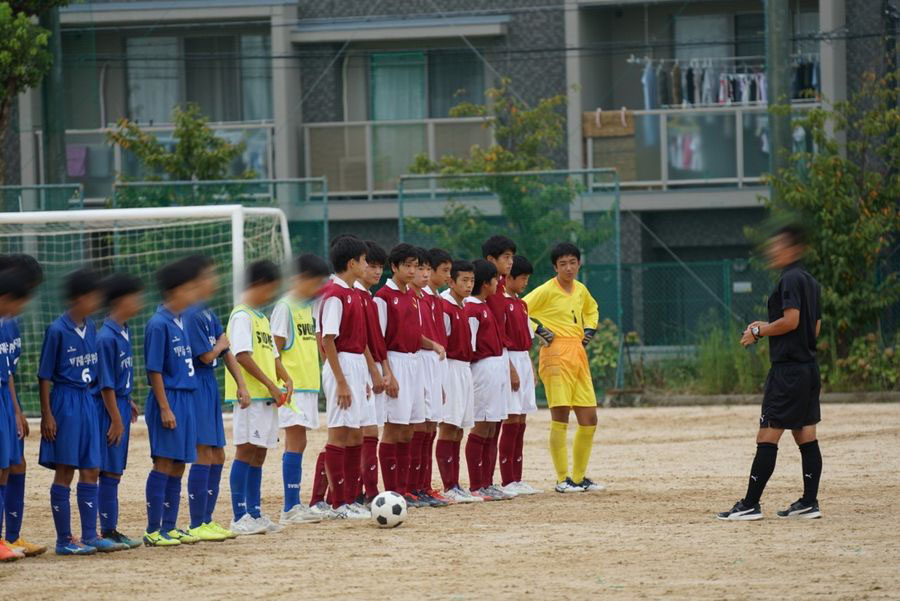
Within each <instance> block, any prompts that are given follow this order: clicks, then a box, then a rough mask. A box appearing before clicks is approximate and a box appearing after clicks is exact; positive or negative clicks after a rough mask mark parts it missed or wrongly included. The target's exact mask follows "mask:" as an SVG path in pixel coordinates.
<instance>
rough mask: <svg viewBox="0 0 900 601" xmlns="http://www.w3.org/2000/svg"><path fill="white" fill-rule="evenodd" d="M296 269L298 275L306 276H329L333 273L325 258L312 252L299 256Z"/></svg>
mask: <svg viewBox="0 0 900 601" xmlns="http://www.w3.org/2000/svg"><path fill="white" fill-rule="evenodd" d="M295 269H296V270H297V275H299V276H302V277H305V278H327V277H328V276H330V275H331V269H329V268H328V263H326V262H325V259H323V258H322V257H320V256H318V255H314V254H312V253H303V254H302V255H300V256H299V257H297V261H296V263H295Z"/></svg>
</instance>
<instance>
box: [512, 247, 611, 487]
mask: <svg viewBox="0 0 900 601" xmlns="http://www.w3.org/2000/svg"><path fill="white" fill-rule="evenodd" d="M550 259H551V261H552V262H553V269H554V270H555V271H556V277H555V278H553V279H551V280H548V281H547V282H544V283H543V284H541V285H540V286H538V287H537V288H535V289H534V290H532V291H531V292H529V293H528V295H527V296H525V298H524V299H523V300H524V301H525V304H526V305H528V315H529V317H530V318H531V320H532V321H533V322H534V324H535V325H536V326H537V328H536V330H535V335H536V336H538V337H539V338H540V339H541V341H542V342H543V343H544V346H542V347H541V352H540V362H539V367H538V374H539V375H540V378H541V381H542V382H543V383H544V390H545V391H546V393H547V404H548V405H549V406H550V418H551V420H552V421H551V422H550V456H551V457H552V458H553V467H554V468H555V469H556V492H560V493H569V492H584V491H596V490H603V488H604V487H603V486H602V485H601V484H597V483H595V482H592V481H591V480H589V479H588V478H586V477H585V472H586V471H587V464H588V460H589V459H590V457H591V445H592V444H593V440H594V431H595V430H596V429H597V398H596V397H595V396H594V385H593V383H592V382H591V370H590V367H589V366H588V359H587V353H586V352H585V347H586V346H587V345H588V343H589V342H590V341H591V338H593V336H594V333H595V332H596V331H597V320H598V312H597V301H595V300H594V298H593V297H592V296H591V293H590V292H588V289H587V287H586V286H585V285H584V284H582V283H581V282H579V281H578V280H576V279H575V278H576V277H578V270H579V269H580V268H581V251H580V250H578V247H577V246H575V245H574V244H570V243H568V242H561V243H559V244H557V245H556V246H555V247H553V250H552V251H551V253H550ZM570 410H574V411H575V419H576V420H577V421H578V429H577V430H576V431H575V442H574V443H573V445H572V471H569V453H568V449H567V448H566V431H567V430H568V427H569V412H570Z"/></svg>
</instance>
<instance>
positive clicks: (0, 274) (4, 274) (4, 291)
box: [0, 267, 31, 300]
mask: <svg viewBox="0 0 900 601" xmlns="http://www.w3.org/2000/svg"><path fill="white" fill-rule="evenodd" d="M30 293H31V288H30V287H29V286H28V282H27V279H26V277H25V274H24V273H22V270H21V269H19V268H18V267H9V268H6V269H3V270H2V271H0V296H11V297H13V298H14V299H16V300H19V299H21V298H25V297H26V296H28V295H29V294H30Z"/></svg>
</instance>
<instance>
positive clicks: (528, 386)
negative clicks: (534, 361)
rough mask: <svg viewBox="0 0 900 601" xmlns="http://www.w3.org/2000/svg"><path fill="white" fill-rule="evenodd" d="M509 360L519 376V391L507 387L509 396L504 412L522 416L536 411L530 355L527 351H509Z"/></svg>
mask: <svg viewBox="0 0 900 601" xmlns="http://www.w3.org/2000/svg"><path fill="white" fill-rule="evenodd" d="M509 360H510V362H511V363H512V365H513V367H515V368H516V373H518V374H519V389H518V390H513V389H512V386H510V387H509V389H510V392H511V394H510V395H509V396H510V402H509V406H508V407H507V409H506V411H507V413H509V414H510V415H522V414H524V413H534V412H535V411H537V400H536V399H535V398H534V368H533V367H532V366H531V355H529V354H528V351H509Z"/></svg>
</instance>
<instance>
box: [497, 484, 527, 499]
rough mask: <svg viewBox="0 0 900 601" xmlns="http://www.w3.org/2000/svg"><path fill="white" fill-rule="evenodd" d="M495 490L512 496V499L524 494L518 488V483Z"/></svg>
mask: <svg viewBox="0 0 900 601" xmlns="http://www.w3.org/2000/svg"><path fill="white" fill-rule="evenodd" d="M495 488H498V489H500V491H501V492H505V493H506V494H508V495H512V496H513V497H518V496H519V495H521V494H524V493H523V492H522V490H521V489H520V488H519V484H518V482H510V483H509V484H507V485H506V486H497V487H495Z"/></svg>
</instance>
